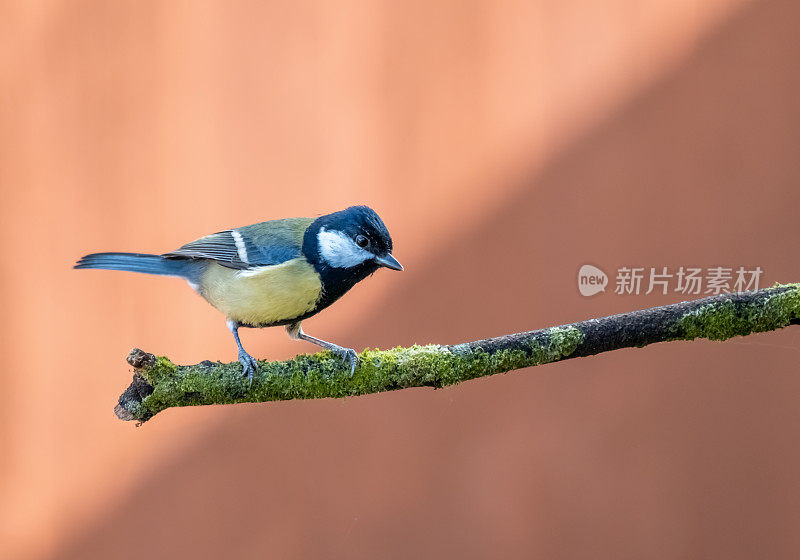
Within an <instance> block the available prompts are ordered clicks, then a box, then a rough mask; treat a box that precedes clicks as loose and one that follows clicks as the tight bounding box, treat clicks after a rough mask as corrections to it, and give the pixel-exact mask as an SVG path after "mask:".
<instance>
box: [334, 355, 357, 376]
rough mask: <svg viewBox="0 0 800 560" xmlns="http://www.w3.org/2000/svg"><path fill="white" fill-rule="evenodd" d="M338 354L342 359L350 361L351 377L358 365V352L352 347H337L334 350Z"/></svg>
mask: <svg viewBox="0 0 800 560" xmlns="http://www.w3.org/2000/svg"><path fill="white" fill-rule="evenodd" d="M334 352H336V353H337V354H338V355H339V356H341V357H342V359H343V360H347V361H348V362H350V377H353V373H354V372H355V371H356V366H357V365H358V354H356V351H355V350H353V349H352V348H339V349H337V350H334Z"/></svg>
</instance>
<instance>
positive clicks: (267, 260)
mask: <svg viewBox="0 0 800 560" xmlns="http://www.w3.org/2000/svg"><path fill="white" fill-rule="evenodd" d="M312 221H313V219H312V218H289V219H285V220H272V221H269V222H261V223H259V224H253V225H250V226H244V227H241V228H236V229H229V230H225V231H220V232H218V233H214V234H211V235H207V236H206V237H201V238H200V239H198V240H197V241H192V242H191V243H187V244H186V245H184V246H183V247H181V248H179V249H176V250H175V251H172V252H169V253H165V254H164V255H163V256H164V257H168V258H184V259H186V258H189V259H210V260H213V261H216V262H217V263H219V264H220V265H221V266H224V267H227V268H233V269H238V270H245V269H248V268H252V267H255V266H268V265H276V264H281V263H283V262H286V261H288V260H291V259H294V258H297V257H299V256H301V255H302V247H303V234H304V233H305V230H306V229H307V228H308V226H309V225H311V222H312Z"/></svg>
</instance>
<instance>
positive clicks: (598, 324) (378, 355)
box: [114, 284, 800, 423]
mask: <svg viewBox="0 0 800 560" xmlns="http://www.w3.org/2000/svg"><path fill="white" fill-rule="evenodd" d="M798 322H800V284H786V285H776V286H774V287H772V288H767V289H764V290H758V291H755V292H744V293H740V294H722V295H717V296H712V297H707V298H703V299H698V300H693V301H685V302H681V303H675V304H672V305H665V306H663V307H654V308H651V309H643V310H641V311H632V312H630V313H622V314H620V315H611V316H609V317H603V318H601V319H589V320H587V321H581V322H578V323H573V324H569V325H562V326H559V327H550V328H547V329H542V330H537V331H530V332H526V333H517V334H510V335H506V336H501V337H497V338H488V339H485V340H478V341H475V342H468V343H465V344H456V345H454V346H439V345H428V346H412V347H410V348H400V347H398V348H394V349H392V350H369V349H367V350H365V351H364V352H362V353H361V355H360V363H359V366H358V367H357V368H356V371H355V373H354V374H353V376H352V377H350V376H349V375H348V373H349V372H348V369H349V368H348V367H347V366H346V365H345V364H344V362H343V361H342V360H341V359H340V358H339V357H338V356H336V355H333V354H331V353H330V352H321V353H319V354H314V355H302V356H297V357H296V358H294V359H293V360H288V361H285V362H266V361H259V370H258V373H257V374H256V376H255V378H254V380H253V383H252V386H250V385H248V382H247V379H246V378H245V377H243V376H242V373H241V366H240V365H239V363H238V362H233V363H227V364H224V363H220V362H209V361H204V362H201V363H199V364H197V365H191V366H178V365H175V364H173V363H172V362H170V361H169V360H168V359H167V358H164V357H155V356H153V355H152V354H148V353H147V352H143V351H142V350H139V349H138V348H136V349H134V350H132V351H131V353H130V355H129V356H128V363H129V364H130V365H131V366H133V367H134V368H135V373H134V375H133V382H132V383H131V385H130V386H129V387H128V388H127V389H126V390H125V392H124V393H123V394H122V395H121V396H120V398H119V404H118V405H117V406H116V408H115V409H114V411H115V412H116V414H117V416H118V417H119V418H120V419H122V420H136V421H138V422H139V423H142V422H146V421H147V420H149V419H150V418H152V417H153V416H154V415H156V414H158V413H159V412H161V411H162V410H164V409H166V408H171V407H176V406H193V405H208V404H231V403H243V402H267V401H276V400H289V399H315V398H328V397H333V398H338V397H347V396H352V395H365V394H368V393H379V392H382V391H392V390H395V389H406V388H409V387H444V386H447V385H453V384H455V383H460V382H462V381H467V380H469V379H474V378H476V377H482V376H486V375H493V374H495V373H503V372H506V371H511V370H515V369H520V368H524V367H529V366H535V365H540V364H546V363H550V362H557V361H560V360H565V359H568V358H580V357H584V356H592V355H595V354H600V353H601V352H608V351H609V350H617V349H620V348H631V347H642V346H647V345H648V344H652V343H654V342H665V341H671V340H693V339H695V338H707V339H710V340H725V339H728V338H731V337H733V336H745V335H748V334H751V333H756V332H763V331H771V330H775V329H779V328H782V327H785V326H787V325H789V324H794V323H798Z"/></svg>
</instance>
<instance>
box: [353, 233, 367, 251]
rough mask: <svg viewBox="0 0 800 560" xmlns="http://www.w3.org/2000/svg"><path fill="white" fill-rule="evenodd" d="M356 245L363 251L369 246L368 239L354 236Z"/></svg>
mask: <svg viewBox="0 0 800 560" xmlns="http://www.w3.org/2000/svg"><path fill="white" fill-rule="evenodd" d="M356 245H358V246H359V247H361V248H362V249H363V248H364V247H366V246H367V245H369V239H367V238H366V237H365V236H363V235H356Z"/></svg>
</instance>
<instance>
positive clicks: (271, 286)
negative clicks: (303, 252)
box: [199, 258, 322, 326]
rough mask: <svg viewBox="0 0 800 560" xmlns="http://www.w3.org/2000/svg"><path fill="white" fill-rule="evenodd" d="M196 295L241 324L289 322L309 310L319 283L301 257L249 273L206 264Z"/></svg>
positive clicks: (315, 273) (308, 264)
mask: <svg viewBox="0 0 800 560" xmlns="http://www.w3.org/2000/svg"><path fill="white" fill-rule="evenodd" d="M199 291H200V294H201V295H202V296H203V297H204V298H205V299H206V300H207V301H208V302H209V303H210V304H211V305H213V306H214V307H216V308H217V309H219V310H220V311H222V312H223V313H224V314H225V315H226V316H227V317H228V318H229V319H232V320H234V321H237V322H239V323H242V324H245V325H253V326H259V325H270V324H273V323H278V322H281V321H289V320H291V319H294V318H297V317H300V316H302V315H304V314H306V313H308V312H309V311H311V310H313V309H314V307H315V306H316V304H317V300H318V299H319V296H320V293H321V292H322V282H321V281H320V278H319V275H318V274H317V272H316V271H315V270H314V267H313V266H312V265H311V264H310V263H309V262H308V261H307V260H306V259H304V258H297V259H291V260H289V261H286V262H284V263H281V264H277V265H271V266H262V267H258V268H254V269H251V270H234V269H230V268H226V267H224V266H220V265H218V264H217V263H215V262H211V263H209V266H208V268H207V269H206V271H205V272H204V273H203V276H202V278H201V282H200V290H199Z"/></svg>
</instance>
